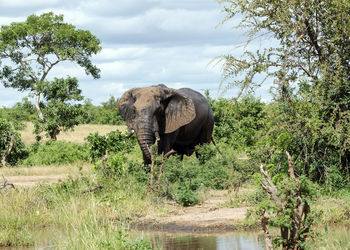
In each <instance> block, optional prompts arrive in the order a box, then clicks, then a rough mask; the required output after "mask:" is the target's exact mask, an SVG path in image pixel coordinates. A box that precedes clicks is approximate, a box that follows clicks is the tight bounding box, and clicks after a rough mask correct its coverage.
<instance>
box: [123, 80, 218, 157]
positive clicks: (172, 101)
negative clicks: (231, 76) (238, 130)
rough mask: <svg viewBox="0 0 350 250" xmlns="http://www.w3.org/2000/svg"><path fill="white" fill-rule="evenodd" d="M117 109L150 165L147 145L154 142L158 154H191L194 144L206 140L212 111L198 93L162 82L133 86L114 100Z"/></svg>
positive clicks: (210, 126)
mask: <svg viewBox="0 0 350 250" xmlns="http://www.w3.org/2000/svg"><path fill="white" fill-rule="evenodd" d="M118 109H119V112H120V114H121V116H122V118H123V119H124V121H125V122H126V124H127V126H128V128H129V130H130V134H129V135H128V136H127V137H129V136H131V135H132V133H134V132H135V133H136V137H137V140H138V143H139V145H140V148H141V150H142V153H143V160H144V163H145V164H150V163H151V160H152V157H151V152H150V148H151V146H152V145H153V144H154V143H155V141H156V140H157V141H158V154H162V153H164V154H166V153H168V152H169V151H171V150H175V151H176V153H177V154H179V155H181V156H183V155H191V154H192V153H193V152H194V148H195V146H196V145H198V144H203V143H210V142H211V139H212V132H213V127H214V116H213V111H212V109H211V107H210V105H209V103H208V101H207V100H206V98H205V97H204V96H203V95H201V94H200V93H198V92H196V91H194V90H192V89H189V88H182V89H179V90H175V89H171V88H168V87H166V86H165V85H163V84H161V85H157V86H151V87H145V88H134V89H130V90H128V91H126V92H125V93H124V94H123V95H122V97H121V98H120V100H119V102H118Z"/></svg>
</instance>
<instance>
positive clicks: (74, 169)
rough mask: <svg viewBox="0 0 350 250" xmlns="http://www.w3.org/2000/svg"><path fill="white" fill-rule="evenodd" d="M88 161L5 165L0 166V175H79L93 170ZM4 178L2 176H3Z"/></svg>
mask: <svg viewBox="0 0 350 250" xmlns="http://www.w3.org/2000/svg"><path fill="white" fill-rule="evenodd" d="M91 169H92V165H91V164H88V163H75V164H68V165H63V166H42V167H40V166H36V167H15V168H12V167H4V168H0V176H2V175H4V176H5V177H6V176H44V175H78V174H79V173H81V172H83V173H87V172H89V171H91ZM1 178H2V177H1Z"/></svg>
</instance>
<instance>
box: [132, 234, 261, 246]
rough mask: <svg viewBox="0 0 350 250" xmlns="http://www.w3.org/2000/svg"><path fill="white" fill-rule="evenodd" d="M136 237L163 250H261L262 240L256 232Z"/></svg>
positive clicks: (142, 235) (138, 235) (139, 235)
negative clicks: (148, 241) (146, 239)
mask: <svg viewBox="0 0 350 250" xmlns="http://www.w3.org/2000/svg"><path fill="white" fill-rule="evenodd" d="M136 235H137V236H136V237H142V238H148V239H149V240H150V241H151V243H152V247H153V248H155V249H164V250H196V249H201V250H243V249H247V250H248V249H249V250H261V249H265V246H264V238H263V235H262V234H261V233H258V232H232V233H224V234H183V233H167V232H159V231H156V232H154V231H153V232H152V231H151V232H137V233H136Z"/></svg>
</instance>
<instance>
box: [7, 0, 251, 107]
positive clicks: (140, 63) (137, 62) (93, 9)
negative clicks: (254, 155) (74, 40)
mask: <svg viewBox="0 0 350 250" xmlns="http://www.w3.org/2000/svg"><path fill="white" fill-rule="evenodd" d="M0 6H1V9H0V24H2V25H8V24H10V23H11V22H13V21H24V20H25V18H26V17H27V16H28V15H30V14H32V13H35V14H42V13H44V12H48V11H53V12H54V13H56V14H63V15H64V19H65V21H66V22H68V23H71V24H73V25H75V26H76V27H77V28H79V29H84V30H90V31H91V32H92V34H94V35H95V36H96V37H98V38H99V39H100V40H101V46H102V48H103V49H102V51H101V53H99V54H98V55H95V56H93V58H92V60H93V62H94V63H95V64H96V65H97V66H98V67H99V68H100V69H101V79H98V80H93V79H92V77H91V76H86V75H85V71H84V69H82V68H81V67H80V66H78V65H77V64H72V63H62V64H58V65H56V67H55V68H54V69H53V71H52V73H51V74H50V78H52V77H54V76H56V77H66V76H67V75H69V76H72V77H77V78H78V80H79V82H80V86H81V88H82V90H83V95H85V96H86V97H88V98H91V99H92V100H93V103H95V104H99V103H101V102H102V101H106V100H107V99H108V98H109V96H110V95H113V96H117V97H118V96H120V95H121V94H122V93H123V92H124V91H125V90H127V89H129V88H132V87H143V86H147V85H153V84H159V83H164V84H166V85H167V86H169V87H172V88H181V87H190V88H194V89H196V90H199V91H202V90H205V89H210V91H211V93H212V94H216V93H217V88H218V86H219V83H220V80H221V75H220V64H215V63H211V62H212V60H213V59H214V58H215V57H217V56H220V55H223V54H227V53H234V54H235V55H238V54H240V53H241V52H242V49H240V48H238V49H237V48H234V45H235V44H240V43H242V40H244V39H245V37H244V36H242V32H236V31H233V30H232V29H231V28H232V27H231V25H232V23H230V24H229V25H220V26H218V27H217V25H218V23H219V22H221V21H222V20H223V18H224V14H223V13H222V12H221V9H222V7H221V6H220V5H219V4H217V3H216V2H215V1H214V0H177V1H173V0H118V1H117V2H116V1H113V0H99V1H96V0H74V1H71V0H69V1H68V0H45V1H43V0H26V1H22V0H0ZM9 91H10V92H9ZM9 93H10V94H9ZM22 97H23V94H22V93H19V92H17V91H16V90H9V89H5V88H4V87H2V86H1V85H0V106H1V105H11V104H14V103H15V102H18V101H20V100H21V98H22Z"/></svg>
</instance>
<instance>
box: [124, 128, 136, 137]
mask: <svg viewBox="0 0 350 250" xmlns="http://www.w3.org/2000/svg"><path fill="white" fill-rule="evenodd" d="M134 133H135V130H133V129H131V130H130V132H129V134H127V135H126V136H125V137H126V138H129V137H131V136H132V135H133V134H134Z"/></svg>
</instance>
